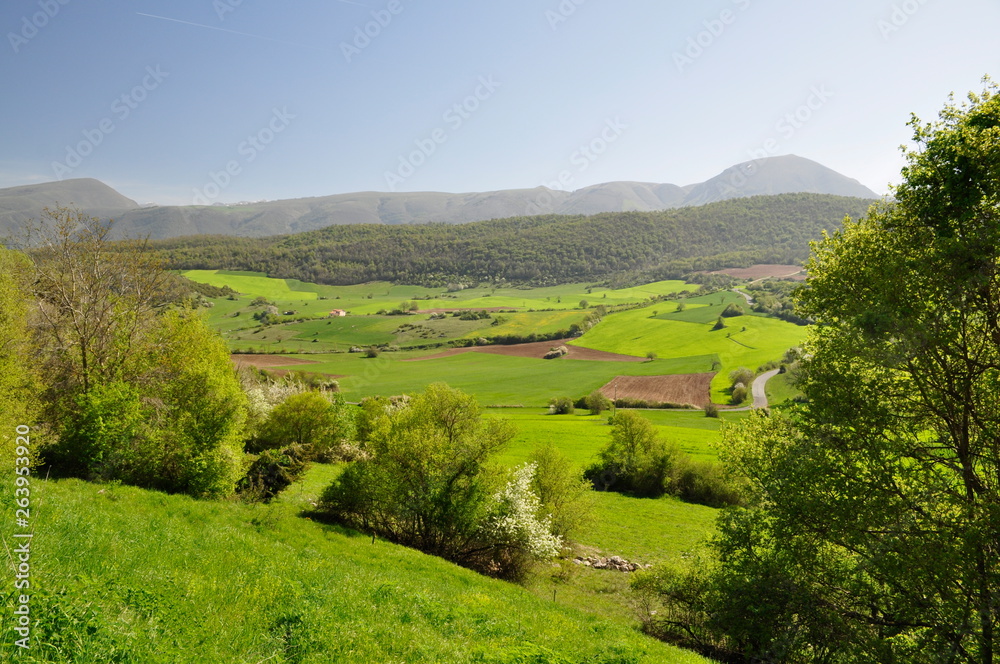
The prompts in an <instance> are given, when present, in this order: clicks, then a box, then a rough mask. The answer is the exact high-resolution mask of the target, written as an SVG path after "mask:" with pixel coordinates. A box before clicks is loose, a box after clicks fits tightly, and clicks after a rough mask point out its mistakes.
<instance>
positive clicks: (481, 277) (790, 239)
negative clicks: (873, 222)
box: [155, 194, 868, 286]
mask: <svg viewBox="0 0 1000 664" xmlns="http://www.w3.org/2000/svg"><path fill="white" fill-rule="evenodd" d="M867 205H868V202H867V201H863V200H861V199H855V198H845V197H839V196H824V195H817V194H783V195H781V196H757V197H753V198H744V199H734V200H729V201H721V202H718V203H711V204H709V205H703V206H698V207H688V208H681V209H676V210H664V211H658V212H615V213H605V214H598V215H594V216H590V217H584V216H556V215H543V216H538V217H517V218H512V219H498V220H491V221H481V222H476V223H471V224H461V225H454V226H453V225H448V224H411V225H391V224H365V225H351V226H330V227H328V228H324V229H321V230H317V231H310V232H307V233H297V234H295V235H288V236H275V237H267V238H236V237H197V238H195V237H191V238H176V239H171V240H163V241H158V242H157V243H156V245H155V246H156V247H157V248H158V249H159V250H160V252H161V255H162V256H163V257H164V258H165V259H166V260H167V261H168V263H169V265H170V267H172V268H177V269H217V268H220V267H225V268H228V269H233V270H247V271H251V272H262V273H267V274H270V275H273V276H278V277H282V278H295V279H301V280H302V281H309V282H315V283H324V284H360V283H364V282H370V281H379V280H385V281H391V282H394V283H408V284H413V283H421V284H433V285H437V286H445V285H447V284H448V283H449V282H458V281H468V280H472V281H491V282H498V281H506V282H509V283H532V284H537V285H542V284H553V283H569V282H584V281H595V280H600V279H604V278H608V277H610V276H612V275H618V276H619V277H624V278H626V279H631V280H638V279H639V278H640V277H639V275H644V276H646V277H651V278H663V277H669V278H676V277H678V276H680V275H682V274H686V273H690V272H693V271H698V270H711V269H717V268H722V267H731V266H736V265H741V266H748V265H752V264H754V263H792V262H796V261H801V260H803V259H804V258H805V257H806V254H807V245H808V242H809V240H812V239H814V238H816V237H818V236H819V234H820V233H821V231H822V230H823V229H829V228H837V227H839V224H840V220H841V219H843V217H844V215H845V214H850V215H855V216H856V215H859V214H861V213H862V212H863V211H864V209H865V208H866V207H867ZM712 276H719V275H712ZM730 281H731V280H730Z"/></svg>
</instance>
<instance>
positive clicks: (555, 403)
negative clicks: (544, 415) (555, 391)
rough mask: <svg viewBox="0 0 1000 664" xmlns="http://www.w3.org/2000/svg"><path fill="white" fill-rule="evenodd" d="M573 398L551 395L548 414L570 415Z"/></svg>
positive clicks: (572, 410) (572, 407)
mask: <svg viewBox="0 0 1000 664" xmlns="http://www.w3.org/2000/svg"><path fill="white" fill-rule="evenodd" d="M574 410H575V409H574V406H573V400H572V399H570V398H569V397H553V398H551V399H549V415H572V414H573V412H574Z"/></svg>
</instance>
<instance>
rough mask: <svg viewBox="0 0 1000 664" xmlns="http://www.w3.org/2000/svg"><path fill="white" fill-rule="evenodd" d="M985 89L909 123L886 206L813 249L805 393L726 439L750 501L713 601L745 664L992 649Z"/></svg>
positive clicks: (995, 228)
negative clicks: (899, 177)
mask: <svg viewBox="0 0 1000 664" xmlns="http://www.w3.org/2000/svg"><path fill="white" fill-rule="evenodd" d="M997 92H998V91H997V88H996V86H995V85H992V84H990V85H989V87H988V89H987V90H986V91H985V92H984V93H983V94H981V95H970V96H969V102H968V103H967V104H964V105H961V106H959V105H956V104H954V103H952V104H949V105H948V106H946V107H945V109H944V110H943V111H942V112H941V114H940V120H939V121H938V122H936V123H933V124H926V125H925V124H921V123H920V122H919V121H918V120H916V119H914V120H913V121H912V123H911V126H912V127H913V130H914V138H915V141H916V142H917V144H918V147H917V149H915V150H913V151H910V152H908V153H907V155H906V156H907V161H908V164H907V166H906V167H905V168H904V171H903V182H902V184H900V185H899V186H898V187H897V188H896V190H895V202H894V203H892V204H888V203H887V204H883V205H877V206H874V207H873V208H872V210H871V211H870V212H869V214H868V215H867V217H865V218H863V219H861V220H859V221H857V222H851V223H848V224H847V225H846V226H845V228H844V230H843V231H841V232H839V233H836V234H834V235H832V236H830V237H828V238H826V239H825V240H823V241H822V242H820V243H818V244H816V245H815V246H814V257H813V258H812V259H811V261H810V263H809V266H808V267H809V273H810V276H809V280H808V288H807V289H804V290H803V291H801V293H800V294H799V303H800V306H801V311H802V313H803V314H804V315H806V316H808V317H809V318H812V319H814V320H816V321H817V323H818V325H817V327H816V329H815V332H814V334H813V335H812V337H811V339H810V341H809V343H808V344H807V346H806V348H805V358H804V359H803V360H802V362H803V365H804V367H805V371H804V375H803V380H802V383H801V387H802V389H803V390H804V392H805V394H806V396H807V397H808V399H809V401H808V403H807V405H806V406H804V407H803V408H802V409H801V410H799V411H798V414H797V416H796V419H795V420H786V419H782V418H780V417H777V416H771V417H767V416H765V415H755V416H754V417H751V418H750V419H748V420H746V421H745V422H744V423H743V425H742V426H741V427H740V428H738V429H733V430H730V431H729V434H728V436H727V440H726V444H725V445H724V446H723V449H725V450H727V452H726V456H727V460H728V463H729V465H730V466H731V467H732V468H733V469H735V470H738V471H740V472H741V473H743V474H744V475H745V476H746V477H747V478H748V479H749V481H750V482H751V484H752V487H753V493H754V496H753V507H752V508H750V509H746V510H737V511H733V512H730V513H729V514H727V516H726V518H724V519H723V520H721V521H720V524H719V529H720V533H719V538H718V540H717V542H716V544H715V546H714V548H715V552H716V555H717V556H718V561H719V568H718V571H717V572H716V573H713V575H712V578H711V579H710V585H709V591H710V592H709V593H708V594H707V595H706V596H707V597H708V599H709V600H710V604H711V605H712V606H714V607H715V609H714V610H713V611H709V612H708V613H709V615H710V616H711V618H712V623H711V626H712V629H713V633H714V634H715V635H716V636H717V637H718V638H720V639H725V640H726V641H727V642H728V643H729V644H730V645H731V648H732V649H733V650H734V651H735V652H737V653H739V654H740V655H741V656H743V657H745V658H747V659H752V658H759V659H765V660H768V661H785V662H820V661H821V662H837V663H839V662H940V661H948V662H966V663H970V664H971V663H973V662H975V663H981V662H993V661H995V657H996V650H997V643H996V634H995V629H996V625H997V623H998V613H997V612H998V608H997V607H998V606H1000V602H998V601H997V598H998V597H1000V530H998V526H997V524H998V523H1000V521H998V514H997V507H996V506H997V505H998V504H1000V480H998V478H1000V453H998V445H997V431H1000V411H998V410H997V408H996V394H997V392H998V388H1000V304H998V303H1000V223H998V219H1000V215H998V209H997V201H998V200H1000V97H998V96H997ZM712 593H717V595H718V598H719V599H718V601H715V600H712ZM748 598H753V600H752V601H751V600H749V599H748Z"/></svg>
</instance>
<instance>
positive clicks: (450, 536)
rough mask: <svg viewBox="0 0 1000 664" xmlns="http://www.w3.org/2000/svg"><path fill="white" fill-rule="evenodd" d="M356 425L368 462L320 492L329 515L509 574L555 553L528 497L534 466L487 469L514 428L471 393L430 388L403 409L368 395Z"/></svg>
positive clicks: (553, 540) (555, 543)
mask: <svg viewBox="0 0 1000 664" xmlns="http://www.w3.org/2000/svg"><path fill="white" fill-rule="evenodd" d="M359 428H360V430H361V432H362V438H361V439H360V441H359V444H360V447H361V450H362V452H363V453H364V457H363V458H360V459H358V460H356V461H354V462H352V463H351V464H350V465H348V467H347V468H346V469H345V470H344V472H343V474H341V476H340V477H339V478H338V479H337V480H336V481H335V482H334V483H333V484H332V485H331V486H330V488H329V489H328V490H327V491H326V492H325V493H324V494H323V509H324V510H325V511H327V512H328V513H329V514H330V515H331V516H332V517H333V518H335V519H337V520H338V521H340V522H342V523H345V524H348V525H351V526H352V527H356V528H360V529H361V530H364V531H366V532H371V533H375V534H378V535H379V536H381V537H385V538H387V539H390V540H391V541H393V542H398V543H400V544H405V545H407V546H413V547H415V548H418V549H420V550H422V551H425V552H427V553H432V554H434V555H438V556H441V557H443V558H447V559H448V560H452V561H454V562H457V563H459V564H462V565H464V566H467V567H472V568H474V569H477V570H479V571H482V572H485V573H489V574H493V575H496V576H503V577H508V578H519V577H521V576H523V575H524V574H525V572H526V571H527V568H528V566H529V564H530V562H531V561H532V560H536V559H545V558H551V557H553V556H555V555H556V554H557V553H558V551H559V546H560V539H559V537H557V536H555V535H553V534H552V532H551V523H550V519H549V518H548V517H541V518H540V511H541V505H540V503H539V498H538V495H537V494H535V493H533V492H532V491H531V483H532V482H533V481H534V479H535V469H536V466H535V465H533V464H529V465H525V466H522V467H520V468H519V469H517V470H516V471H515V472H514V473H513V475H512V476H510V477H506V478H505V477H503V476H502V475H500V474H498V473H497V472H496V471H495V470H494V469H493V468H492V467H491V466H490V465H489V464H488V462H489V460H490V458H491V457H492V456H494V455H495V454H497V453H498V452H499V451H500V450H501V449H502V448H503V447H504V446H505V445H506V444H507V443H508V442H509V441H510V439H511V438H512V437H513V435H514V432H513V429H512V428H511V427H510V426H509V424H507V423H506V422H504V421H502V420H496V419H482V418H481V415H480V412H479V406H478V404H477V403H476V401H475V399H474V398H473V397H469V396H467V395H464V394H462V393H460V392H458V391H456V390H453V389H451V388H448V387H447V386H446V385H444V384H434V385H430V386H428V388H427V390H426V391H425V392H423V393H422V394H418V395H416V396H414V397H413V398H412V399H411V400H409V401H408V402H406V403H396V404H394V403H392V402H390V401H388V400H385V399H369V400H367V401H366V402H365V404H364V424H363V425H362V426H361V427H359ZM543 479H544V480H545V481H547V482H551V481H552V480H551V478H548V477H546V478H543Z"/></svg>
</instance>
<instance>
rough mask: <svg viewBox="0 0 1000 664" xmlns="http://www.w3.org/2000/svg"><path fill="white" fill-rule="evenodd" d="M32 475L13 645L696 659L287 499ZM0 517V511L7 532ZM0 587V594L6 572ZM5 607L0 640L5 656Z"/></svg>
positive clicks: (362, 657)
mask: <svg viewBox="0 0 1000 664" xmlns="http://www.w3.org/2000/svg"><path fill="white" fill-rule="evenodd" d="M324 479H325V478H324ZM321 483H322V482H317V484H321ZM33 488H34V491H33V494H32V500H33V508H34V509H33V515H34V517H33V523H34V527H35V533H36V537H35V539H34V540H33V542H32V558H31V563H32V577H31V581H32V587H31V600H30V602H31V604H30V606H31V611H32V620H33V624H32V636H31V647H30V649H28V650H26V651H22V652H18V653H17V658H16V659H17V661H23V662H112V661H113V662H135V663H142V664H155V663H158V662H164V663H170V664H173V663H175V662H213V663H226V662H275V663H279V662H300V663H301V662H315V663H319V662H322V663H326V662H334V661H343V662H352V663H353V662H357V663H368V662H371V663H373V664H374V663H379V664H382V663H387V662H400V663H402V662H406V663H410V662H428V663H431V662H434V663H437V662H462V663H465V662H483V663H496V664H515V663H520V662H529V661H530V662H547V663H556V662H559V663H564V662H593V663H594V664H598V663H605V664H618V663H620V662H634V663H636V664H638V663H646V662H648V663H650V664H653V663H662V662H667V663H673V662H676V663H678V664H681V663H695V662H705V661H706V660H704V659H703V658H701V657H699V656H697V655H695V654H692V653H688V652H685V651H681V650H678V649H675V648H672V647H670V646H667V645H665V644H662V643H659V642H657V641H655V640H653V639H650V638H648V637H645V636H643V635H641V634H639V633H638V632H637V631H635V630H634V629H631V628H629V627H627V626H625V625H622V624H619V623H616V622H614V621H609V620H605V619H602V618H599V617H597V616H595V615H593V614H588V613H585V612H582V611H579V610H576V609H574V608H572V607H568V606H565V605H563V604H561V603H560V602H558V601H557V602H552V601H551V598H549V599H545V598H542V597H539V596H536V595H533V594H532V593H531V592H528V591H527V590H524V589H522V588H520V587H517V586H514V585H511V584H507V583H503V582H500V581H495V580H491V579H487V578H484V577H481V576H478V575H476V574H474V573H473V572H470V571H468V570H465V569H462V568H459V567H456V566H454V565H452V564H450V563H447V562H444V561H442V560H439V559H436V558H433V557H430V556H426V555H424V554H421V553H419V552H417V551H414V550H411V549H406V548H403V547H399V546H395V545H392V544H389V543H386V542H382V541H375V542H374V543H373V542H372V540H371V539H370V538H368V537H363V536H359V535H357V534H355V533H353V532H351V531H347V530H344V529H341V528H337V527H333V526H328V525H324V524H321V523H317V522H313V521H310V520H308V519H305V518H301V517H298V516H296V515H295V512H296V510H297V507H296V506H295V505H294V504H293V503H292V502H290V501H286V502H278V503H276V504H273V505H270V506H262V505H257V506H247V505H242V504H238V503H219V502H199V501H195V500H192V499H190V498H187V497H183V496H168V495H164V494H161V493H156V492H150V491H145V490H141V489H135V488H131V487H124V486H113V485H105V486H101V485H95V484H89V483H86V482H82V481H79V480H61V481H42V480H35V482H34V484H33ZM8 489H11V487H9V486H4V487H3V490H4V493H5V494H7V495H10V491H8ZM9 522H10V519H5V520H4V522H3V525H2V526H0V532H2V533H3V535H4V538H5V540H6V541H7V542H8V543H9V542H10V541H11V540H10V535H11V529H10V526H9V525H8V524H9ZM2 594H3V600H2V601H3V602H4V604H5V605H6V606H8V607H10V606H13V605H14V602H13V597H12V594H13V590H12V585H11V584H5V586H4V591H3V593H2ZM5 623H6V625H5V628H4V630H3V632H4V639H3V645H2V646H0V649H2V650H3V651H4V653H5V655H4V659H5V660H10V659H11V658H13V657H14V654H13V653H12V652H11V650H12V648H13V646H12V645H11V644H12V643H13V640H14V635H13V633H12V631H10V622H9V621H5Z"/></svg>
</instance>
